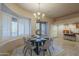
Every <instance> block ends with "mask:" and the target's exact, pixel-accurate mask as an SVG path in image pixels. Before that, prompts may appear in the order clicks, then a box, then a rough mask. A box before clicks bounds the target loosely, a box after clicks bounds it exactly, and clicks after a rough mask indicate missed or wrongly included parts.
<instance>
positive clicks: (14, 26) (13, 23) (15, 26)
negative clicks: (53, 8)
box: [12, 18, 18, 36]
mask: <svg viewBox="0 0 79 59" xmlns="http://www.w3.org/2000/svg"><path fill="white" fill-rule="evenodd" d="M17 34H18V33H17V19H16V18H12V36H17Z"/></svg>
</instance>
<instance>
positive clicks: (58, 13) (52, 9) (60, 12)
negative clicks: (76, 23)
mask: <svg viewBox="0 0 79 59" xmlns="http://www.w3.org/2000/svg"><path fill="white" fill-rule="evenodd" d="M19 5H20V6H21V7H22V8H24V9H26V10H29V11H30V12H32V13H34V12H37V11H38V9H39V8H38V6H39V5H38V3H20V4H19ZM40 10H41V12H43V13H45V14H46V16H48V17H51V18H56V17H62V16H65V15H69V14H72V13H78V12H79V3H40Z"/></svg>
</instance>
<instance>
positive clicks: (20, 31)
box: [18, 19, 25, 35]
mask: <svg viewBox="0 0 79 59" xmlns="http://www.w3.org/2000/svg"><path fill="white" fill-rule="evenodd" d="M24 24H25V23H24V20H23V19H19V29H18V30H19V35H24V26H25V25H24Z"/></svg>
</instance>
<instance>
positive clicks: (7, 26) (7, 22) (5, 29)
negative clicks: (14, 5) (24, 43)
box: [2, 14, 10, 39]
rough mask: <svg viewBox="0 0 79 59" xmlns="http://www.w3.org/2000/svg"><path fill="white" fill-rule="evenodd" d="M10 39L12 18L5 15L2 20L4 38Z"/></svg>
mask: <svg viewBox="0 0 79 59" xmlns="http://www.w3.org/2000/svg"><path fill="white" fill-rule="evenodd" d="M8 37H10V16H9V15H8V14H4V15H3V18H2V38H3V39H5V38H8Z"/></svg>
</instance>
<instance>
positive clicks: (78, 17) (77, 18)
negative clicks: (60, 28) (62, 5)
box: [53, 13, 79, 24]
mask: <svg viewBox="0 0 79 59" xmlns="http://www.w3.org/2000/svg"><path fill="white" fill-rule="evenodd" d="M76 22H79V13H75V14H72V15H67V16H63V17H59V18H56V19H55V22H54V23H53V24H68V23H76Z"/></svg>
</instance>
